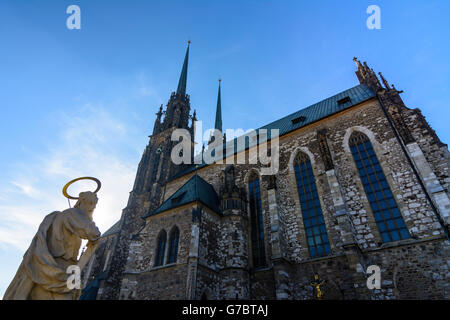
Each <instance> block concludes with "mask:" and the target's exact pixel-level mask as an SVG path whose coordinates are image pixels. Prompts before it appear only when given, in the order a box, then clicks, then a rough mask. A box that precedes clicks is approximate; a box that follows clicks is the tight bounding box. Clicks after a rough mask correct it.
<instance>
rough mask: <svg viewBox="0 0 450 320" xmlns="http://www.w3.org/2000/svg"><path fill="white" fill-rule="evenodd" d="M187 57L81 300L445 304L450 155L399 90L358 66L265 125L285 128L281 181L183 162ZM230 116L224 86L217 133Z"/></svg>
mask: <svg viewBox="0 0 450 320" xmlns="http://www.w3.org/2000/svg"><path fill="white" fill-rule="evenodd" d="M188 60H189V45H188V47H187V50H186V55H185V59H184V63H183V66H182V71H181V75H180V78H179V82H178V87H177V89H176V91H175V92H173V93H172V94H171V95H170V98H169V101H168V103H167V105H166V108H163V106H161V107H160V108H159V111H158V112H157V114H156V115H157V117H156V121H155V124H154V128H153V134H152V135H151V136H150V139H149V142H148V145H147V146H146V148H145V150H144V152H143V155H142V159H141V161H140V163H139V166H138V169H137V174H136V179H135V182H134V186H133V189H132V190H131V192H130V196H129V200H128V203H127V205H126V207H125V208H124V209H123V212H122V215H121V218H120V220H119V221H118V222H117V223H115V224H114V225H113V226H112V227H111V228H110V229H109V230H108V231H106V232H105V233H104V234H103V235H102V237H101V239H100V240H99V246H98V248H97V250H96V252H95V254H94V256H93V258H92V259H91V260H90V262H89V263H88V264H87V265H86V267H85V268H84V270H83V274H82V275H83V279H82V281H83V285H84V286H85V290H84V293H83V295H82V297H81V299H133V300H147V299H150V300H166V299H174V300H184V299H186V300H219V299H221V300H222V299H292V300H302V299H318V298H321V299H449V298H450V279H449V277H450V260H449V257H450V243H449V224H450V200H449V191H450V190H449V185H450V177H449V174H450V166H449V159H450V155H449V151H448V147H447V145H446V144H444V143H442V142H441V140H440V139H439V137H438V136H437V135H436V133H435V131H434V130H433V129H432V128H431V127H430V126H429V124H428V123H427V121H426V120H425V118H424V116H423V115H422V113H421V111H420V110H419V109H411V108H408V107H407V106H406V105H405V104H404V102H403V101H402V99H401V97H400V94H401V93H402V91H399V90H397V89H396V88H395V87H394V86H393V85H390V84H389V83H388V81H387V80H386V79H385V78H384V77H383V75H382V74H381V73H379V74H378V75H377V74H376V73H375V72H374V71H373V69H371V68H370V67H369V66H368V65H367V64H366V63H365V62H364V63H361V62H360V61H359V60H358V59H356V58H354V59H353V60H354V62H355V63H356V77H357V80H358V82H359V84H357V85H356V86H354V87H352V88H349V89H347V90H345V91H343V92H340V93H337V94H336V95H334V96H332V97H328V98H326V99H324V100H322V101H320V102H317V103H315V104H313V105H311V106H308V107H306V108H302V109H295V112H293V113H292V114H290V115H287V116H285V117H283V118H281V119H278V120H275V121H273V122H272V123H270V124H267V125H266V126H264V127H261V128H259V129H278V130H279V149H278V152H279V169H278V171H277V172H276V173H274V174H272V175H263V174H261V170H262V168H263V166H264V165H263V164H261V163H259V162H257V163H255V164H253V163H243V164H237V163H233V164H227V163H220V164H219V163H210V164H208V163H205V162H204V161H203V162H200V163H199V164H195V163H192V164H191V163H182V164H178V165H177V164H174V163H173V161H172V160H171V150H172V148H174V146H175V145H176V144H177V142H174V141H172V140H171V136H172V133H173V132H174V130H176V129H185V130H187V131H188V132H189V133H191V134H192V135H193V133H194V129H195V126H194V124H195V121H196V120H197V119H196V113H195V110H194V111H193V112H192V114H191V106H190V97H189V95H188V94H187V91H186V85H187V74H188ZM221 112H222V101H221V96H220V83H219V92H218V99H217V110H216V119H215V120H216V121H215V128H216V129H218V130H220V131H222V115H221ZM143 134H144V133H143ZM224 141H226V137H224ZM193 145H194V143H192V146H193ZM257 147H259V144H258V143H256V145H254V146H247V147H246V148H244V149H243V150H234V151H233V152H232V153H231V157H232V158H236V157H239V156H242V155H243V156H245V155H248V153H249V152H250V151H251V149H252V148H257ZM192 148H193V147H192ZM192 154H193V153H192ZM227 156H228V154H227ZM374 276H377V277H378V283H377V281H372V280H371V279H372V278H373V277H374Z"/></svg>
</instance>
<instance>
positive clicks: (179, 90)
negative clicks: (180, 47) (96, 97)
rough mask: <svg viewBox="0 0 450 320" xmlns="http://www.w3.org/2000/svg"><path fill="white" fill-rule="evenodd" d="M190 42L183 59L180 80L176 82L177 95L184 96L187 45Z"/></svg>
mask: <svg viewBox="0 0 450 320" xmlns="http://www.w3.org/2000/svg"><path fill="white" fill-rule="evenodd" d="M190 43H191V41H190V40H189V41H188V47H187V50H186V56H185V57H184V63H183V69H182V70H181V75H180V80H179V81H178V88H177V94H179V95H183V96H184V95H185V94H186V82H187V69H188V60H189V45H190Z"/></svg>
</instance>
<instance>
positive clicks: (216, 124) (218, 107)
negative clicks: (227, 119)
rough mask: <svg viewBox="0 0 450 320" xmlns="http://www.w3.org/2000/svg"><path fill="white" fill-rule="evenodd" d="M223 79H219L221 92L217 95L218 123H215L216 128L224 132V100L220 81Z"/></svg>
mask: <svg viewBox="0 0 450 320" xmlns="http://www.w3.org/2000/svg"><path fill="white" fill-rule="evenodd" d="M221 81H222V79H219V93H218V95H217V107H216V123H215V125H214V129H218V130H220V132H222V100H221V98H220V82H221Z"/></svg>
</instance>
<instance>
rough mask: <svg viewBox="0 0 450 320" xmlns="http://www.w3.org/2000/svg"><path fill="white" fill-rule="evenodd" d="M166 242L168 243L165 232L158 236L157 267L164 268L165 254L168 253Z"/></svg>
mask: <svg viewBox="0 0 450 320" xmlns="http://www.w3.org/2000/svg"><path fill="white" fill-rule="evenodd" d="M166 241H167V233H166V231H165V230H163V231H161V233H160V234H159V236H158V240H157V241H156V245H157V247H156V258H155V267H156V266H162V265H163V264H164V254H165V253H166Z"/></svg>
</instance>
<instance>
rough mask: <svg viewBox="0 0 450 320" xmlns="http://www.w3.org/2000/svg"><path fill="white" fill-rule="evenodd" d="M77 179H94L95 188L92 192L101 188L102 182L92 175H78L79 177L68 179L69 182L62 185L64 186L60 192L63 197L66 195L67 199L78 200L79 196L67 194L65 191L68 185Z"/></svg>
mask: <svg viewBox="0 0 450 320" xmlns="http://www.w3.org/2000/svg"><path fill="white" fill-rule="evenodd" d="M79 180H92V181H95V182H96V183H97V189H95V191H94V193H97V192H98V190H100V188H101V186H102V183H101V182H100V180H98V179H97V178H94V177H80V178H76V179H73V180H71V181H69V182H68V183H67V184H66V185H65V186H64V188H63V189H62V193H63V195H64V197H66V198H67V199H73V200H78V198H79V197H72V196H71V195H69V194H68V193H67V188H69V186H70V185H71V184H72V183H74V182H77V181H79Z"/></svg>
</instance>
